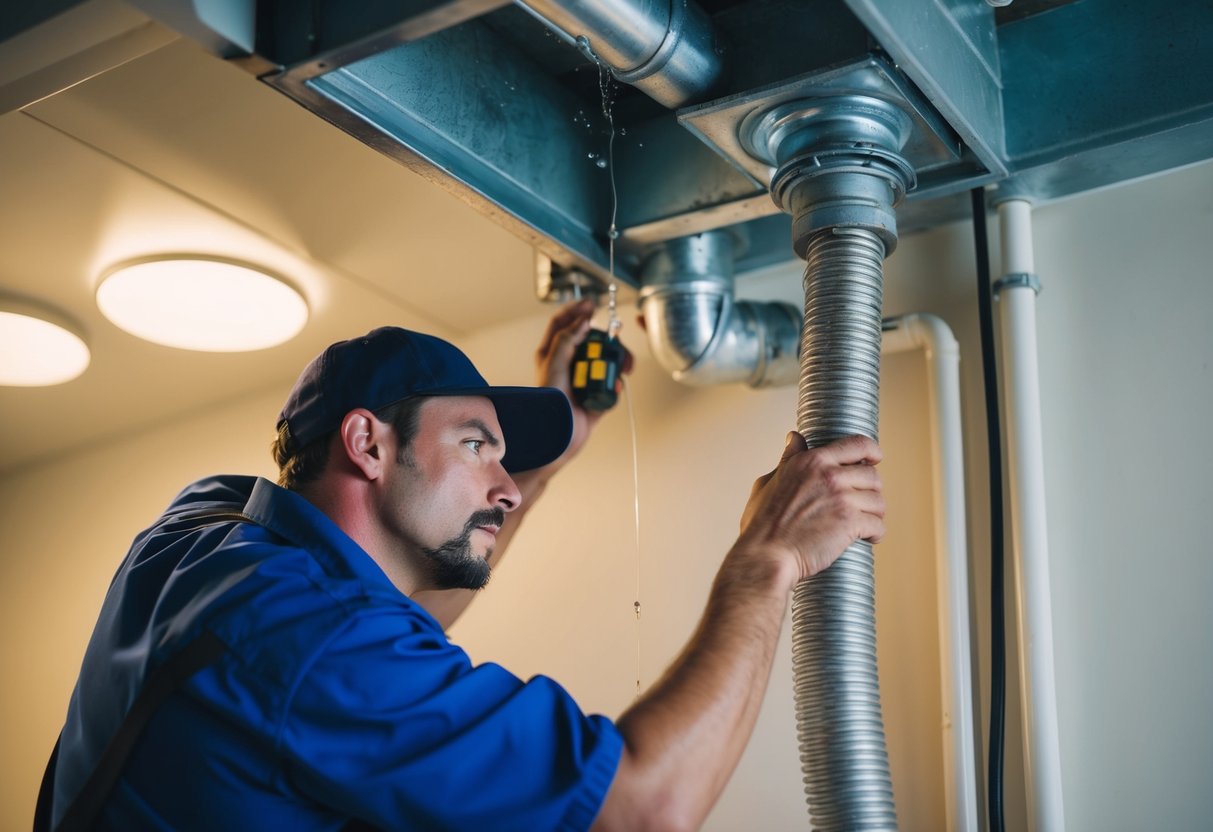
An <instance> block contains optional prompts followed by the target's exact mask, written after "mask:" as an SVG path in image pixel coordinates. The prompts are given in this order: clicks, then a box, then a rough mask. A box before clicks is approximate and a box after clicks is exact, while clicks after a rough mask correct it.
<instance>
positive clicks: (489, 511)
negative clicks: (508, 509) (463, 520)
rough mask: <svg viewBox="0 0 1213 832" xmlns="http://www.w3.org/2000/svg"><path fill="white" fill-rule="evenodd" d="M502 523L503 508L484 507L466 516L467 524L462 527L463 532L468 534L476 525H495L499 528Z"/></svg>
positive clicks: (503, 518)
mask: <svg viewBox="0 0 1213 832" xmlns="http://www.w3.org/2000/svg"><path fill="white" fill-rule="evenodd" d="M504 525H505V510H504V509H500V508H486V509H484V510H482V511H478V512H476V513H475V514H473V515H472V516H471V517H470V518H468V521H467V524H466V525H464V527H463V533H464V534H468V535H470V534H471V533H472V531H473V530H474V529H475V528H476V527H477V526H496V527H497V528H501V527H502V526H504Z"/></svg>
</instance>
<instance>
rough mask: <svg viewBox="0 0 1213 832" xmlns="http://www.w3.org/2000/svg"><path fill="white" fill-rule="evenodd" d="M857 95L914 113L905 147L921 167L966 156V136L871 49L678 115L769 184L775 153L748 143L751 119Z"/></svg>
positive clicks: (759, 180)
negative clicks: (764, 153)
mask: <svg viewBox="0 0 1213 832" xmlns="http://www.w3.org/2000/svg"><path fill="white" fill-rule="evenodd" d="M856 95H861V96H869V97H872V98H878V99H881V100H884V101H888V102H891V103H894V104H896V105H897V106H898V107H899V108H900V109H902V110H904V111H905V112H906V113H907V114H908V116H909V118H910V121H911V125H912V129H911V131H910V132H909V134H908V135H907V136H906V137H904V138H903V147H904V149H903V151H902V153H903V155H904V156H905V158H906V159H907V160H908V161H909V162H910V163H911V164H912V165H913V166H914V168H915V169H916V170H918V171H920V172H923V171H931V170H934V169H937V168H941V167H944V166H946V165H949V164H951V163H954V162H956V161H958V160H959V159H960V158H961V154H962V148H961V145H960V140H959V138H958V137H957V136H956V134H955V133H954V132H953V131H952V129H951V128H950V127H949V126H948V124H947V122H945V121H943V120H942V119H940V118H939V116H938V114H937V113H935V112H934V110H932V109H931V107H930V106H929V105H928V104H927V102H926V101H925V100H924V99H923V98H922V97H921V96H920V95H918V94H917V93H916V92H915V91H914V89H913V87H912V86H910V85H908V84H907V83H906V82H905V80H904V79H903V78H901V77H900V75H899V74H898V73H897V71H896V70H894V68H893V67H892V65H890V64H889V63H888V62H887V61H885V60H883V59H881V58H878V57H873V56H870V55H865V56H862V57H861V58H860V59H859V60H857V61H852V62H849V63H847V64H845V65H843V66H836V67H830V68H829V69H827V70H824V71H822V72H811V73H808V74H805V75H801V76H799V77H797V78H793V79H791V80H789V81H786V82H783V83H780V84H777V85H773V86H769V87H764V88H761V89H757V90H752V91H749V92H746V93H742V94H739V95H734V96H730V97H728V98H725V99H721V100H719V101H713V102H711V103H709V104H704V105H701V106H697V107H687V108H685V109H683V110H681V111H680V112H679V113H678V120H679V122H680V123H681V124H683V125H684V126H685V127H686V128H687V129H688V130H689V131H690V132H691V133H693V134H695V135H698V136H699V137H700V138H701V139H702V140H703V141H704V142H705V143H706V144H708V145H709V146H710V147H713V148H714V149H716V151H717V152H718V153H720V154H721V155H722V156H724V157H725V158H727V159H729V160H730V161H731V162H732V163H733V164H734V165H736V166H737V167H738V168H740V169H742V170H744V171H745V172H746V173H748V174H749V175H750V177H752V178H753V180H754V181H755V182H757V183H760V184H761V185H763V186H766V185H768V184H769V183H770V181H771V175H772V174H773V173H774V167H773V166H772V164H771V162H770V161H769V158H768V159H765V160H764V159H763V158H762V157H761V156H760V155H756V154H755V153H754V152H753V148H752V147H751V148H747V147H746V142H747V139H746V138H745V135H744V132H745V128H743V125H744V124H745V123H746V120H747V119H751V120H752V119H753V118H754V116H755V115H761V114H765V113H768V112H770V111H771V110H772V109H774V108H776V107H778V106H780V105H783V104H786V103H789V102H793V101H798V100H802V99H807V98H812V99H823V98H829V97H834V96H839V97H851V96H856Z"/></svg>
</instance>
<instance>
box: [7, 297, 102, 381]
mask: <svg viewBox="0 0 1213 832" xmlns="http://www.w3.org/2000/svg"><path fill="white" fill-rule="evenodd" d="M89 359H90V355H89V351H88V345H87V344H85V343H84V336H83V335H81V334H80V329H79V327H77V326H76V325H75V324H74V323H72V321H71V320H70V319H69V318H67V317H66V316H64V315H61V314H60V313H58V312H56V311H54V310H53V309H48V308H46V307H44V306H42V305H40V304H33V303H30V302H28V301H21V300H16V299H10V298H0V385H4V386H6V387H49V386H50V385H52V384H63V383H64V382H66V381H71V380H72V379H74V378H76V377H77V376H78V375H80V374H81V373H83V372H84V370H85V368H87V367H88V362H89Z"/></svg>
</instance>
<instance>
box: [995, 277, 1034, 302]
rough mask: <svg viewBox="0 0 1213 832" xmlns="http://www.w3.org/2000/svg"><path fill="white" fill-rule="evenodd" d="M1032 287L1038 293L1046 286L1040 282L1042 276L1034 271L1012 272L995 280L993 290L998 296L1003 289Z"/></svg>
mask: <svg viewBox="0 0 1213 832" xmlns="http://www.w3.org/2000/svg"><path fill="white" fill-rule="evenodd" d="M1025 288H1026V289H1031V290H1032V291H1033V292H1035V293H1036V294H1038V295H1039V294H1040V293H1041V290H1042V289H1043V288H1044V287H1043V286H1042V285H1041V283H1040V277H1039V276H1037V275H1035V274H1033V273H1032V272H1012V273H1011V274H1008V275H1006V276H1005V277H1001V278H999V279H998V280H996V281H994V286H993V292H994V297H996V298H997V297H998V296H999V295H1000V294H1001V293H1002V290H1003V289H1025Z"/></svg>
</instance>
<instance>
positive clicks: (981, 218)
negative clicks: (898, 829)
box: [970, 188, 1007, 832]
mask: <svg viewBox="0 0 1213 832" xmlns="http://www.w3.org/2000/svg"><path fill="white" fill-rule="evenodd" d="M970 195H971V196H972V200H973V241H974V243H975V245H976V247H977V310H978V317H979V319H980V321H981V369H982V378H983V381H984V384H985V400H986V447H987V451H988V454H989V458H990V744H989V760H988V768H987V775H988V779H987V781H986V798H987V799H986V803H987V807H988V809H989V819H990V832H1003V806H1002V785H1003V746H1004V744H1005V736H1004V734H1005V729H1006V710H1007V655H1006V653H1007V649H1006V623H1005V618H1006V613H1005V610H1004V602H1003V528H1002V440H1001V435H1000V434H1001V430H1000V427H999V423H998V370H997V368H996V367H995V364H994V311H993V308H992V306H993V304H992V302H991V292H992V287H991V286H990V244H989V241H988V239H987V238H986V196H985V191H984V190H983V189H981V188H974V189H973V190H972V191H970Z"/></svg>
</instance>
